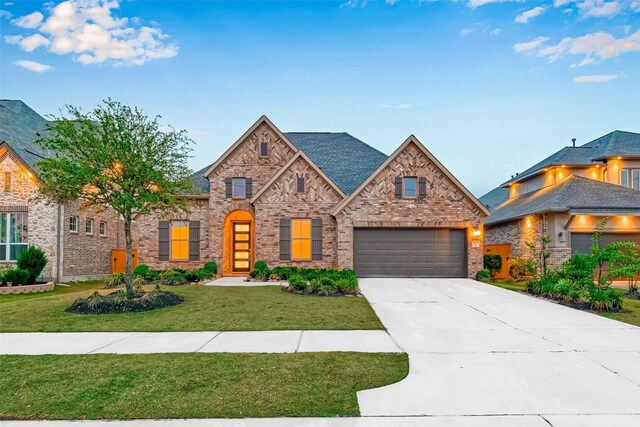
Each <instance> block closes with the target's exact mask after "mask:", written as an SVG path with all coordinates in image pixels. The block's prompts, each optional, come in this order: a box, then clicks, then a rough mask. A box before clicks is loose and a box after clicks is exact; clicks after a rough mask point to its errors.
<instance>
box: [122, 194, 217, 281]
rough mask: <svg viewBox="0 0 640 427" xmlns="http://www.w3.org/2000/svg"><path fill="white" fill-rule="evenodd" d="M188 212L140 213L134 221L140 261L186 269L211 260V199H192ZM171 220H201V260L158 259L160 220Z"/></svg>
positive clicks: (155, 266)
mask: <svg viewBox="0 0 640 427" xmlns="http://www.w3.org/2000/svg"><path fill="white" fill-rule="evenodd" d="M190 206H191V207H190V210H189V213H188V214H178V215H172V216H169V217H160V216H156V215H138V216H136V218H135V221H134V227H133V228H134V229H135V232H134V241H133V242H134V248H135V249H138V263H139V264H147V265H149V267H151V268H153V269H158V270H164V269H167V268H169V267H179V268H185V269H195V268H200V267H202V266H203V265H204V263H205V262H207V261H209V260H211V256H210V250H209V242H210V238H209V215H210V212H209V200H208V199H194V200H191V201H190ZM161 220H166V221H171V220H180V221H200V260H199V261H188V260H184V261H183V260H169V261H160V260H159V259H158V222H159V221H161Z"/></svg>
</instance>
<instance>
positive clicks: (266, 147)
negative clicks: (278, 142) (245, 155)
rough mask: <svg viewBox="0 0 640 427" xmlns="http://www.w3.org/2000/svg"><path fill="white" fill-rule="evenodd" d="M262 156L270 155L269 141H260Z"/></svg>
mask: <svg viewBox="0 0 640 427" xmlns="http://www.w3.org/2000/svg"><path fill="white" fill-rule="evenodd" d="M260 157H269V143H267V142H261V143H260Z"/></svg>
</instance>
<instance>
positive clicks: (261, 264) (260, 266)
mask: <svg viewBox="0 0 640 427" xmlns="http://www.w3.org/2000/svg"><path fill="white" fill-rule="evenodd" d="M253 269H254V270H268V269H269V267H268V266H267V262H266V261H262V260H259V261H256V263H255V264H253Z"/></svg>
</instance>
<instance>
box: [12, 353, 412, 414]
mask: <svg viewBox="0 0 640 427" xmlns="http://www.w3.org/2000/svg"><path fill="white" fill-rule="evenodd" d="M408 371H409V364H408V358H407V355H406V354H384V353H382V354H381V353H297V354H233V353H227V354H220V353H190V354H149V355H73V356H71V355H63V356H57V355H56V356H53V355H49V356H0V419H5V420H7V419H29V420H35V419H49V420H61V419H62V420H81V419H159V418H245V417H335V416H358V415H359V409H358V403H357V398H356V392H357V391H359V390H364V389H371V388H376V387H382V386H385V385H388V384H392V383H395V382H398V381H400V380H402V379H403V378H404V377H406V375H407V374H408Z"/></svg>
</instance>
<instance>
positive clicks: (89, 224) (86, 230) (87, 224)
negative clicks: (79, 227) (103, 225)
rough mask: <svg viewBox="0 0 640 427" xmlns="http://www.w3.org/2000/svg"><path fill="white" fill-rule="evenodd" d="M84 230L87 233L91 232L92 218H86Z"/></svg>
mask: <svg viewBox="0 0 640 427" xmlns="http://www.w3.org/2000/svg"><path fill="white" fill-rule="evenodd" d="M84 231H85V232H86V233H87V234H93V220H92V219H88V220H87V221H86V222H85V223H84Z"/></svg>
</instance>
